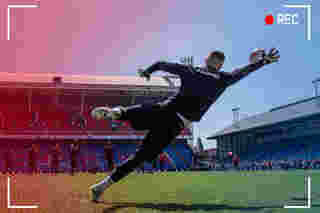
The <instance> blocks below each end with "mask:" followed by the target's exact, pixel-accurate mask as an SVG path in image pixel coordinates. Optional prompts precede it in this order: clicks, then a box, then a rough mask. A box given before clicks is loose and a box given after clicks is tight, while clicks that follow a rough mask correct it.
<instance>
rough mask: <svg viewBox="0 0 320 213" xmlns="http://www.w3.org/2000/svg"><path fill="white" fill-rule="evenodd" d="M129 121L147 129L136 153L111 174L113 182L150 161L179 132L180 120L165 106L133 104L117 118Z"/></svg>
mask: <svg viewBox="0 0 320 213" xmlns="http://www.w3.org/2000/svg"><path fill="white" fill-rule="evenodd" d="M119 120H126V121H129V122H130V124H131V126H132V128H133V129H135V130H149V132H148V133H147V135H146V137H145V138H144V140H143V144H142V146H141V148H140V149H139V151H138V152H137V153H136V155H135V156H134V157H133V158H131V159H128V161H127V162H125V163H124V164H122V165H121V166H119V167H118V168H117V169H116V170H115V171H114V172H113V174H112V175H111V179H112V180H113V181H115V182H117V181H118V180H120V179H122V178H123V177H125V176H127V175H128V174H129V173H130V172H132V171H133V170H134V169H135V168H137V167H138V166H140V165H141V164H142V163H143V162H144V161H148V162H150V163H151V162H152V160H154V159H155V158H157V156H158V155H159V154H160V153H161V152H162V150H163V149H164V148H165V147H166V146H168V145H169V144H170V143H171V142H172V141H173V140H174V139H175V138H176V137H177V136H178V135H179V134H180V132H181V130H182V129H183V128H184V127H183V122H182V120H181V119H180V118H179V117H178V115H177V114H176V112H174V111H170V110H169V109H168V108H167V107H160V106H159V105H157V104H153V105H135V106H131V107H129V108H127V111H126V113H125V114H124V115H123V116H122V117H121V118H120V119H119Z"/></svg>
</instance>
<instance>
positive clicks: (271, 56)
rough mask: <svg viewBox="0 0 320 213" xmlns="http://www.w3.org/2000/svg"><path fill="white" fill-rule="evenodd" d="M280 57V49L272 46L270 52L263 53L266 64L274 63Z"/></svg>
mask: <svg viewBox="0 0 320 213" xmlns="http://www.w3.org/2000/svg"><path fill="white" fill-rule="evenodd" d="M279 59H280V54H279V50H277V49H276V48H272V49H271V50H270V51H269V53H268V54H264V55H263V63H264V64H272V63H275V62H278V61H279Z"/></svg>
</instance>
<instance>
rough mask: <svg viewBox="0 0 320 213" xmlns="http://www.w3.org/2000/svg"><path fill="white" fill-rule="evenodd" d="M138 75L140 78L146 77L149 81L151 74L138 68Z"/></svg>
mask: <svg viewBox="0 0 320 213" xmlns="http://www.w3.org/2000/svg"><path fill="white" fill-rule="evenodd" d="M138 75H139V76H140V77H141V78H146V80H147V81H149V80H150V77H151V74H150V73H147V72H146V71H145V70H144V69H138Z"/></svg>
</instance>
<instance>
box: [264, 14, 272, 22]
mask: <svg viewBox="0 0 320 213" xmlns="http://www.w3.org/2000/svg"><path fill="white" fill-rule="evenodd" d="M264 22H265V23H266V25H271V24H273V22H274V18H273V16H272V15H271V14H268V15H266V17H265V19H264Z"/></svg>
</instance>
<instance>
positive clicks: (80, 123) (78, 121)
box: [71, 112, 87, 130]
mask: <svg viewBox="0 0 320 213" xmlns="http://www.w3.org/2000/svg"><path fill="white" fill-rule="evenodd" d="M71 125H72V126H74V127H77V128H79V129H82V130H84V129H86V128H87V119H86V117H85V116H83V115H82V113H81V112H75V113H73V115H72V117H71Z"/></svg>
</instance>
